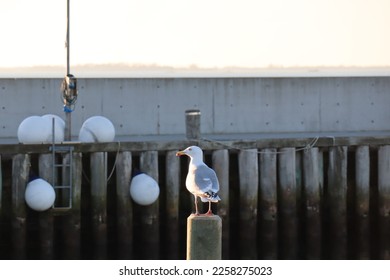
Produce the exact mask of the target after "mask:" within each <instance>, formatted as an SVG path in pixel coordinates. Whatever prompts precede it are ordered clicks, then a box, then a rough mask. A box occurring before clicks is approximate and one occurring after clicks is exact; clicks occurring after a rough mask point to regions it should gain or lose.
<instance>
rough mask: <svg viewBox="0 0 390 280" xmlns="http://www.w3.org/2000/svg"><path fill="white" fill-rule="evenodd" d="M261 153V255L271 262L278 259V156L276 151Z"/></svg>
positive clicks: (263, 151) (262, 151)
mask: <svg viewBox="0 0 390 280" xmlns="http://www.w3.org/2000/svg"><path fill="white" fill-rule="evenodd" d="M260 152H261V153H260V157H259V166H260V188H259V193H260V194H259V199H260V201H259V223H260V227H259V228H260V232H259V239H258V240H259V255H260V257H261V258H262V259H266V260H271V259H277V258H278V197H277V165H276V158H277V156H276V149H262V150H261V151H260Z"/></svg>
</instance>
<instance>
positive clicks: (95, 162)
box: [91, 152, 107, 259]
mask: <svg viewBox="0 0 390 280" xmlns="http://www.w3.org/2000/svg"><path fill="white" fill-rule="evenodd" d="M91 208H92V209H91V212H92V231H93V236H94V244H93V246H94V249H95V256H94V257H95V258H97V259H106V258H107V153H106V152H95V153H92V154H91Z"/></svg>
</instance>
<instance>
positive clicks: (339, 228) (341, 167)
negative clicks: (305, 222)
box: [327, 146, 348, 259]
mask: <svg viewBox="0 0 390 280" xmlns="http://www.w3.org/2000/svg"><path fill="white" fill-rule="evenodd" d="M347 152H348V150H347V147H345V146H339V147H330V148H329V166H328V188H327V210H328V215H329V238H328V242H329V244H328V248H329V256H330V258H331V259H346V258H347V161H348V157H347Z"/></svg>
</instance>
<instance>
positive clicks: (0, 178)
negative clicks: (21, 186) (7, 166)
mask: <svg viewBox="0 0 390 280" xmlns="http://www.w3.org/2000/svg"><path fill="white" fill-rule="evenodd" d="M2 201H3V168H2V159H1V155H0V219H1V218H2V213H3V212H2V209H3V204H2ZM0 237H1V236H0Z"/></svg>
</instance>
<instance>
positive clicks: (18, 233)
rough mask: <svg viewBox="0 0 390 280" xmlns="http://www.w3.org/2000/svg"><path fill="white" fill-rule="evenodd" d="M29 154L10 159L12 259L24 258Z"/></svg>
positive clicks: (17, 155)
mask: <svg viewBox="0 0 390 280" xmlns="http://www.w3.org/2000/svg"><path fill="white" fill-rule="evenodd" d="M29 173H30V155H28V154H16V155H14V156H13V159H12V218H11V220H12V245H13V246H12V247H13V258H14V259H26V257H27V255H26V249H27V248H26V245H27V244H26V238H27V236H26V232H27V216H26V203H25V198H24V193H25V190H26V185H27V183H28V180H29Z"/></svg>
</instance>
